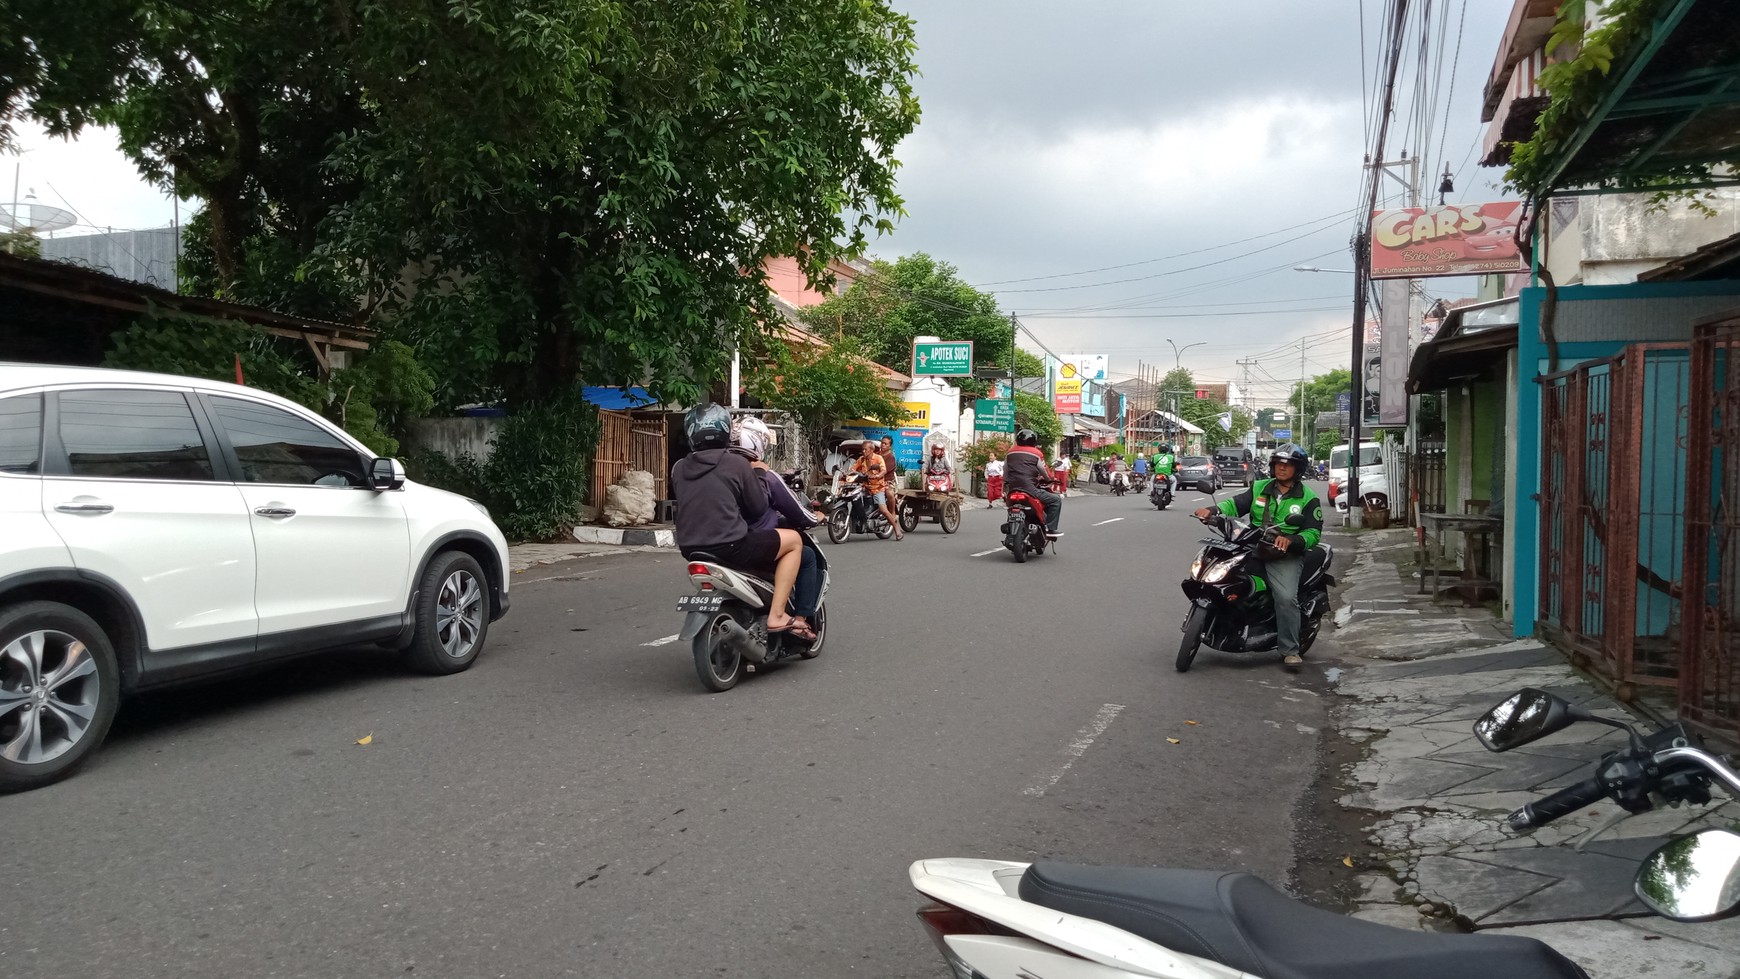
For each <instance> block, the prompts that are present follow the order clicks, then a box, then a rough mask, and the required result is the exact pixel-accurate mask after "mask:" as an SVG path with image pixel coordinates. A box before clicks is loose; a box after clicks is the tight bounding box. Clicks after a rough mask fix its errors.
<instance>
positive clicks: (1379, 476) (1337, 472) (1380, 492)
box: [1329, 441, 1390, 513]
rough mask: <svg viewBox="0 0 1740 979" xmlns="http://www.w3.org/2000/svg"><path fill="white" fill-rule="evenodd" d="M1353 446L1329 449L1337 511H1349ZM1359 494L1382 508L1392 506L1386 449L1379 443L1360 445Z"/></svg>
mask: <svg viewBox="0 0 1740 979" xmlns="http://www.w3.org/2000/svg"><path fill="white" fill-rule="evenodd" d="M1348 450H1349V446H1348V445H1346V444H1342V445H1337V446H1335V447H1334V448H1332V449H1330V450H1329V493H1330V500H1331V503H1332V505H1333V506H1334V507H1335V509H1336V510H1338V511H1340V512H1342V513H1346V512H1347V502H1348V500H1347V494H1346V492H1344V490H1345V489H1346V487H1347V465H1348V461H1349V455H1350V453H1349V451H1348ZM1359 495H1360V496H1361V497H1364V498H1367V499H1371V500H1373V502H1375V503H1378V504H1379V505H1382V506H1388V505H1389V496H1390V480H1389V475H1388V474H1387V473H1385V472H1384V457H1383V446H1382V445H1381V444H1380V443H1377V442H1363V441H1362V442H1360V443H1359Z"/></svg>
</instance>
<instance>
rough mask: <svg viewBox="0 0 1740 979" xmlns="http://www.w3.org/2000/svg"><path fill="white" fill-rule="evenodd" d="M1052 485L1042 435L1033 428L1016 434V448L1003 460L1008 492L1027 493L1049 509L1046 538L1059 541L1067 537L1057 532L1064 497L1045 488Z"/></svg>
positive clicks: (1046, 509)
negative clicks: (1040, 439)
mask: <svg viewBox="0 0 1740 979" xmlns="http://www.w3.org/2000/svg"><path fill="white" fill-rule="evenodd" d="M1050 482H1051V473H1050V471H1049V470H1047V469H1046V466H1045V453H1043V452H1041V451H1039V435H1038V433H1036V432H1034V431H1033V430H1032V429H1029V428H1023V429H1022V430H1021V431H1019V432H1016V433H1015V447H1014V448H1013V449H1010V450H1009V455H1008V456H1007V457H1006V458H1005V459H1004V460H1003V485H1004V490H1005V492H1009V493H1015V492H1021V493H1026V494H1027V495H1028V496H1031V497H1033V498H1034V499H1036V500H1038V501H1039V502H1040V503H1041V504H1042V505H1043V506H1044V507H1045V536H1047V537H1050V538H1051V539H1053V540H1056V539H1057V538H1059V537H1062V536H1063V532H1062V531H1060V530H1058V529H1057V524H1058V521H1059V520H1061V519H1062V518H1063V497H1062V496H1059V495H1058V494H1056V493H1053V492H1051V490H1049V489H1046V488H1045V487H1046V486H1048V485H1049V484H1050Z"/></svg>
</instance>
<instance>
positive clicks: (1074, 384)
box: [1052, 378, 1081, 394]
mask: <svg viewBox="0 0 1740 979" xmlns="http://www.w3.org/2000/svg"><path fill="white" fill-rule="evenodd" d="M1052 393H1053V394H1080V393H1081V381H1079V380H1077V381H1070V380H1064V379H1062V378H1059V379H1058V381H1057V386H1056V387H1054V388H1052Z"/></svg>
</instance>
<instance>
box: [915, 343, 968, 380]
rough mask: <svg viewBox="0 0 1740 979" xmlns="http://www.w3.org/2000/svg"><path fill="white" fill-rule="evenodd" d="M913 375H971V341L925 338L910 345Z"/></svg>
mask: <svg viewBox="0 0 1740 979" xmlns="http://www.w3.org/2000/svg"><path fill="white" fill-rule="evenodd" d="M912 376H913V377H972V376H973V341H971V340H945V341H943V342H940V343H938V342H934V341H930V340H926V341H924V342H923V343H916V342H915V343H914V344H913V345H912Z"/></svg>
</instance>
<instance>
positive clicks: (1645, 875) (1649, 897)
mask: <svg viewBox="0 0 1740 979" xmlns="http://www.w3.org/2000/svg"><path fill="white" fill-rule="evenodd" d="M1635 886H1636V890H1637V897H1638V900H1640V901H1642V902H1643V903H1644V904H1645V905H1646V906H1648V907H1649V909H1650V910H1651V911H1654V912H1655V913H1656V914H1659V915H1661V916H1662V917H1664V918H1668V919H1670V920H1673V921H1715V920H1716V919H1718V918H1729V917H1732V916H1733V915H1734V914H1735V913H1736V912H1740V835H1736V834H1734V833H1732V832H1730V831H1728V830H1725V829H1704V830H1699V831H1698V832H1696V833H1693V834H1691V835H1690V836H1682V837H1679V838H1678V839H1674V840H1669V841H1668V842H1666V843H1664V844H1662V845H1661V847H1660V848H1658V849H1657V850H1656V851H1655V852H1654V853H1652V854H1650V855H1649V856H1647V857H1645V858H1644V860H1643V863H1642V864H1640V865H1639V866H1638V868H1637V881H1636V885H1635Z"/></svg>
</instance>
